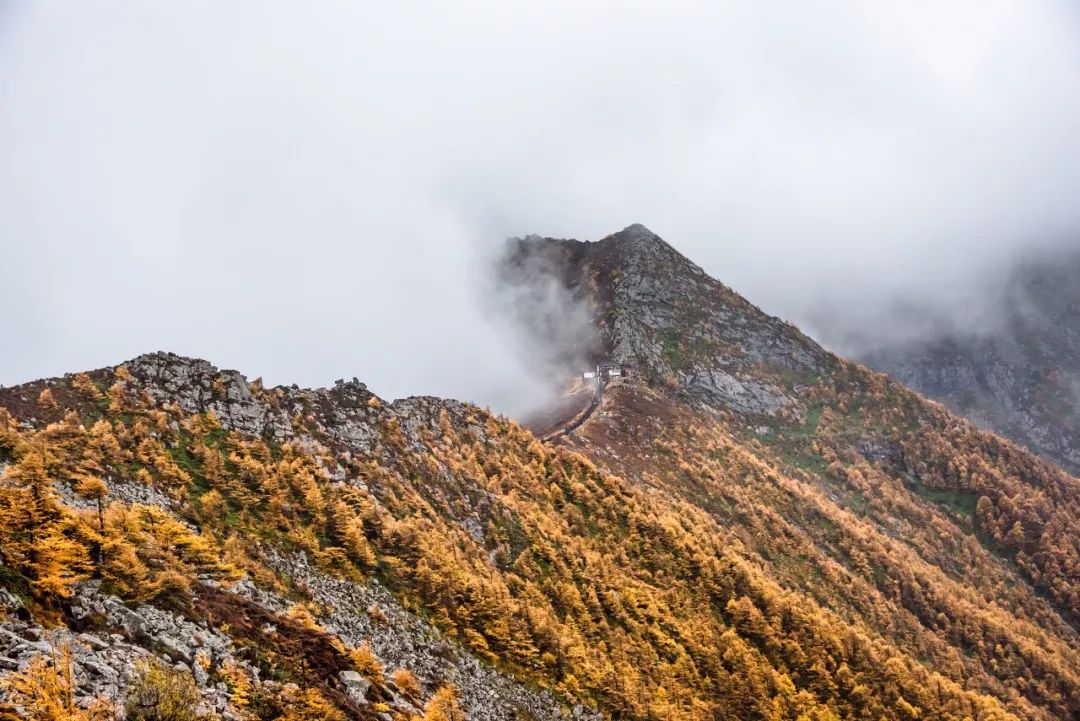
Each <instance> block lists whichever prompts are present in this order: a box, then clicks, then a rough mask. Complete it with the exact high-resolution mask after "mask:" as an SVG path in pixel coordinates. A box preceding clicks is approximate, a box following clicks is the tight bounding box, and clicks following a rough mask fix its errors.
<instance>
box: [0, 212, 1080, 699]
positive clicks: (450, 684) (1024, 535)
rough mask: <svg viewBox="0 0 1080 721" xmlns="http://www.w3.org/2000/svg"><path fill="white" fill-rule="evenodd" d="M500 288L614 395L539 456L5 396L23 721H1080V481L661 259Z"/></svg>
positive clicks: (512, 436)
mask: <svg viewBox="0 0 1080 721" xmlns="http://www.w3.org/2000/svg"><path fill="white" fill-rule="evenodd" d="M499 279H500V282H502V283H504V284H505V285H506V286H507V287H508V288H513V289H515V291H516V292H514V293H510V294H509V297H513V298H518V299H522V305H521V306H520V308H519V309H518V311H519V312H518V313H517V315H516V317H517V318H518V319H519V320H521V321H522V322H523V323H524V324H525V326H526V327H527V329H528V332H530V333H532V334H534V336H535V338H536V339H537V341H538V345H539V346H541V347H543V346H544V345H545V343H546V344H547V347H548V348H549V349H550V353H551V356H552V357H553V358H556V359H559V358H561V359H562V361H563V364H564V366H565V367H566V369H567V372H566V377H567V380H568V383H569V382H570V381H571V380H573V378H574V377H575V376H576V377H577V378H578V379H577V381H576V382H577V383H578V384H579V386H580V385H581V384H582V383H585V382H584V381H582V380H581V378H580V372H581V368H582V367H586V368H589V367H596V366H597V365H598V364H599V365H601V369H603V370H604V373H605V375H603V377H601V378H594V379H590V380H589V381H588V382H587V383H585V388H586V389H587V391H588V392H585V393H580V394H578V395H574V396H569V397H571V398H573V399H577V401H580V403H579V405H578V406H576V407H575V406H574V405H573V404H567V403H562V404H558V407H557V408H555V409H554V410H550V411H549V413H548V423H549V425H550V426H551V428H552V429H553V430H550V431H545V432H543V433H541V434H540V435H536V434H534V433H533V432H532V431H530V430H529V429H528V428H526V427H524V426H522V425H520V424H518V423H517V422H515V421H514V420H512V419H508V418H504V417H500V416H497V415H493V414H491V413H489V412H487V411H485V410H483V409H481V408H478V407H476V406H474V405H471V404H469V403H465V402H459V401H452V400H444V399H438V398H427V397H418V398H408V399H403V400H398V401H394V402H387V401H386V400H384V399H381V398H379V397H378V396H376V395H375V394H373V393H372V392H371V391H370V390H368V389H367V387H366V386H364V384H362V383H360V382H359V381H355V380H353V381H342V382H339V383H337V384H336V385H334V386H333V387H331V388H325V389H316V390H306V389H300V388H296V387H275V388H270V387H266V386H265V385H264V384H263V383H262V382H261V381H259V380H257V379H256V380H252V379H248V378H245V377H244V376H242V375H241V374H240V373H238V372H234V371H223V370H219V369H217V368H216V367H214V366H213V365H211V364H210V363H208V362H206V361H201V360H193V359H189V358H183V357H179V356H175V355H171V354H167V353H154V354H150V355H146V356H141V357H139V358H136V359H133V360H130V361H128V362H126V363H122V364H120V365H117V366H114V367H110V368H105V369H100V370H95V371H89V372H85V373H76V374H72V375H69V376H65V377H63V378H54V379H49V380H41V381H37V382H34V383H28V384H25V385H22V386H17V387H14V388H7V389H0V469H2V470H0V561H2V564H3V565H2V566H0V588H2V590H0V608H2V620H0V676H2V679H3V687H2V694H3V702H4V704H5V705H4V713H5V714H7V715H8V716H9V717H11V718H37V719H52V718H59V715H57V714H60V715H63V716H64V717H65V718H72V719H90V718H93V719H103V718H127V719H151V718H153V719H196V718H207V719H210V718H227V719H250V720H254V719H266V720H267V721H269V720H271V719H289V720H290V721H292V720H297V719H353V718H355V719H381V720H382V721H393V720H395V719H397V720H401V721H411V720H413V719H423V720H425V721H442V720H444V719H463V718H467V719H477V720H488V719H490V720H492V721H494V720H496V719H522V720H536V721H544V720H547V719H550V720H552V721H554V720H555V719H582V720H584V719H589V720H592V719H597V720H599V719H605V718H609V719H642V720H646V719H648V720H666V719H674V720H679V719H688V720H694V721H706V720H711V719H748V720H749V719H790V720H791V721H827V720H832V719H867V720H868V721H869V720H873V721H878V720H879V719H888V720H893V719H896V720H904V721H911V720H914V719H940V720H951V719H955V720H956V721H962V720H967V719H970V720H972V721H975V720H978V721H990V720H1006V719H1036V720H1039V721H1050V720H1051V719H1065V718H1074V717H1077V716H1078V715H1080V541H1078V539H1080V481H1078V480H1077V479H1076V478H1075V477H1073V476H1072V475H1070V474H1069V473H1067V472H1066V471H1064V470H1062V469H1061V468H1060V467H1058V466H1056V465H1054V464H1052V463H1050V462H1048V461H1047V460H1045V459H1043V458H1040V457H1038V456H1035V455H1033V454H1031V453H1030V452H1028V451H1027V450H1026V449H1024V448H1023V447H1021V446H1018V445H1016V444H1014V443H1013V442H1011V441H1009V440H1005V439H1003V438H1001V437H998V436H996V435H994V434H992V433H991V432H989V431H987V430H984V429H982V428H980V427H978V426H977V425H975V424H973V423H972V422H970V421H968V420H966V419H964V418H962V417H960V416H957V415H953V414H952V413H951V412H950V411H948V410H947V409H946V408H944V407H942V406H940V405H938V404H936V403H933V402H930V401H927V400H925V399H924V398H923V397H921V396H920V395H918V394H917V393H915V392H913V391H911V390H909V389H908V388H906V387H905V386H903V385H901V384H900V383H899V382H897V381H895V380H893V379H890V378H889V377H887V376H885V375H883V374H880V373H876V372H873V371H871V370H869V369H867V368H865V367H863V366H861V365H858V364H856V363H852V362H849V361H846V360H844V359H842V358H839V357H837V356H835V355H833V354H831V353H829V352H827V351H825V350H823V349H822V348H821V347H820V346H818V345H817V344H816V343H814V342H813V341H812V340H811V339H809V338H808V337H806V336H805V335H803V334H802V333H801V332H800V331H799V330H798V329H796V328H795V327H794V326H792V325H790V324H788V323H785V322H784V321H782V320H779V319H777V318H773V317H770V316H768V315H767V314H765V313H763V312H761V311H760V310H759V309H757V308H756V307H754V306H753V305H752V304H751V303H749V302H748V301H746V300H745V299H743V298H741V297H740V296H739V295H738V294H736V293H735V292H733V291H732V290H731V289H729V288H727V287H726V286H724V285H722V284H721V283H720V282H718V281H716V280H714V279H712V278H710V277H708V276H707V275H706V274H705V273H704V272H703V271H702V270H701V269H700V268H698V267H697V266H695V265H694V264H693V263H692V262H690V261H689V260H687V259H686V258H684V257H683V256H682V255H680V254H679V253H678V252H677V251H676V250H675V249H674V248H673V247H672V246H671V245H669V244H668V243H666V242H665V241H664V240H662V239H660V238H659V237H658V236H656V235H655V234H653V233H652V232H650V231H649V230H647V229H646V228H644V227H642V226H630V227H628V228H626V229H625V230H623V231H621V232H619V233H615V234H613V235H611V236H609V237H607V238H604V239H602V240H600V241H596V242H578V241H572V240H556V239H546V238H540V237H537V236H529V237H526V238H522V239H518V240H514V241H511V242H510V243H509V245H508V248H507V253H506V255H505V257H504V258H503V259H502V262H501V264H500V269H499ZM534 286H537V287H540V288H542V291H539V292H538V293H530V292H529V288H531V287H534ZM552 288H556V289H557V290H558V291H559V292H558V294H557V296H558V297H559V298H560V299H562V301H564V302H565V303H566V304H567V313H568V314H572V315H573V316H574V317H576V318H581V319H584V322H583V323H582V324H581V328H580V331H581V332H580V333H578V334H576V335H575V336H573V337H570V336H568V335H567V334H566V333H565V332H563V331H565V328H556V327H555V325H556V324H553V323H552V322H551V318H550V317H545V318H532V319H531V320H532V322H530V314H529V309H530V305H529V303H528V302H527V301H528V299H529V298H533V297H536V296H537V295H538V294H543V295H550V292H549V291H550V290H551V289H552ZM606 369H618V370H619V371H620V372H619V373H618V374H615V373H611V374H607V371H606ZM624 371H625V372H624ZM50 713H52V714H53V715H48V714H50Z"/></svg>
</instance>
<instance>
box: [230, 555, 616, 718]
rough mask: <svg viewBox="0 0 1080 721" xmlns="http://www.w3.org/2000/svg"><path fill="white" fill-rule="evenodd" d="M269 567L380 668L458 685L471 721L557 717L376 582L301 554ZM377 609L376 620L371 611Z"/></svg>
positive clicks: (281, 607)
mask: <svg viewBox="0 0 1080 721" xmlns="http://www.w3.org/2000/svg"><path fill="white" fill-rule="evenodd" d="M273 563H274V565H275V566H276V567H277V570H279V571H283V572H285V573H288V574H289V576H290V577H292V578H294V579H297V580H298V581H300V582H301V583H303V584H304V586H305V587H306V588H308V589H309V590H310V592H311V594H312V596H313V598H314V599H315V600H316V601H317V602H318V603H320V604H322V605H324V606H325V607H326V608H328V609H330V612H329V615H328V616H326V617H325V618H320V619H319V621H320V623H321V624H322V625H323V626H325V628H326V629H327V630H328V631H330V632H332V633H334V634H335V635H336V636H337V637H338V638H340V639H342V640H343V641H345V642H346V643H349V644H352V645H360V644H361V643H367V644H368V645H369V646H370V648H371V650H372V651H373V652H374V653H375V655H376V656H377V657H378V658H379V660H380V661H381V662H382V663H383V666H384V667H385V668H386V670H387V671H388V672H390V671H393V670H394V669H397V668H406V669H409V670H410V671H412V672H413V673H414V674H416V676H417V678H419V680H420V681H421V683H422V684H423V685H424V687H425V689H426V690H427V691H428V692H432V691H434V690H435V689H437V688H438V687H439V686H440V685H442V684H443V683H445V682H447V681H449V682H451V683H452V684H453V685H454V687H455V688H457V689H458V690H459V693H460V695H461V702H462V707H463V708H464V709H465V711H466V712H467V713H468V714H469V718H470V719H475V721H502V719H513V718H527V719H536V720H537V721H544V720H546V719H551V720H552V721H554V720H555V719H561V718H563V716H562V715H561V710H560V704H559V702H558V700H557V699H556V698H555V697H554V696H553V695H552V694H551V693H550V692H548V691H542V692H539V693H537V692H534V691H531V690H529V689H526V688H525V687H524V686H522V685H521V684H518V683H516V682H514V681H513V680H512V679H510V678H508V677H506V676H504V675H503V674H500V673H499V672H498V671H496V670H495V669H493V668H492V667H491V666H488V665H485V664H483V663H481V662H480V661H479V660H478V659H477V658H476V657H474V656H473V655H471V654H470V653H468V652H467V651H465V650H463V649H462V648H461V647H460V646H458V645H456V644H454V643H453V642H451V641H450V640H449V639H447V638H446V637H445V636H444V635H443V634H442V633H440V632H439V631H437V630H436V629H434V628H432V627H431V626H430V625H429V624H427V623H425V622H424V621H423V620H421V619H420V618H418V617H417V616H416V615H415V614H413V613H410V612H409V611H407V610H406V609H404V608H402V606H401V604H400V603H398V601H397V600H396V599H395V598H394V597H393V596H392V595H391V594H390V593H389V592H387V591H386V589H384V588H383V587H381V586H380V585H379V584H378V583H370V584H356V583H351V582H349V581H343V580H341V579H336V578H332V577H330V576H328V575H326V574H325V573H322V572H320V571H319V570H317V569H315V568H312V567H311V565H310V564H309V563H308V562H307V559H305V558H303V557H302V556H292V557H286V556H282V555H276V556H275V560H274V562H273ZM238 591H239V592H240V593H242V594H244V595H245V596H247V597H248V598H251V599H252V600H254V601H256V602H258V603H259V604H260V605H262V606H264V607H266V608H269V609H271V610H274V611H278V612H283V611H285V610H286V609H287V608H288V607H289V605H291V604H290V603H289V602H288V601H287V600H286V599H283V598H281V597H279V596H276V595H274V594H272V593H267V592H265V591H261V590H259V589H258V588H256V587H255V586H254V585H252V584H250V583H246V584H242V585H241V587H240V588H239V589H238ZM373 608H377V609H378V616H379V618H378V620H376V619H375V618H373V617H372V612H371V609H373ZM342 680H343V681H344V682H345V685H346V686H348V687H349V688H350V689H352V690H354V691H356V692H359V691H361V690H364V691H366V686H370V684H366V682H364V681H363V679H358V678H356V677H353V676H350V677H349V680H348V681H345V679H342ZM395 702H396V703H397V704H398V705H401V706H407V705H408V704H409V703H410V702H409V700H408V699H407V698H405V697H403V696H401V695H400V694H397V695H396V696H395ZM570 714H571V718H573V719H580V720H581V721H586V720H594V719H595V720H598V719H600V718H601V717H600V715H599V714H597V713H596V712H594V711H590V710H587V709H585V708H583V707H581V706H576V707H574V708H572V709H571V710H570Z"/></svg>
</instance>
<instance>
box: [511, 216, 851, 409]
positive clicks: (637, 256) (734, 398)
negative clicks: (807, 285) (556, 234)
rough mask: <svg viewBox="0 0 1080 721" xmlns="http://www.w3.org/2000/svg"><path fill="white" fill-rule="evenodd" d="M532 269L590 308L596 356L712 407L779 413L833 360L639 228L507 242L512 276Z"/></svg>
mask: <svg viewBox="0 0 1080 721" xmlns="http://www.w3.org/2000/svg"><path fill="white" fill-rule="evenodd" d="M538 256H539V257H542V258H543V261H537V260H536V258H537V257H538ZM536 268H547V269H550V272H551V273H552V274H553V275H554V276H556V277H557V278H558V279H559V280H560V282H562V283H563V284H564V285H565V287H566V288H567V289H568V290H569V291H570V292H571V294H572V296H573V297H574V298H576V299H577V300H578V302H581V303H586V304H588V305H589V306H590V307H591V309H592V313H593V316H594V320H595V327H596V333H597V336H598V338H597V340H598V342H597V343H594V344H592V347H593V348H594V349H595V350H594V351H593V353H594V359H595V360H602V359H610V360H613V361H615V362H618V363H624V364H628V365H630V366H632V367H634V368H635V369H637V371H638V372H639V373H640V374H642V375H644V376H645V377H646V378H647V379H649V380H653V381H661V382H664V383H667V384H670V385H673V386H675V387H677V388H680V389H682V390H683V391H684V392H685V394H686V395H687V397H690V398H696V399H697V400H700V401H703V402H705V403H708V404H715V405H719V406H721V407H725V408H729V409H731V410H734V411H736V412H738V413H741V414H747V415H755V414H766V415H771V414H775V413H776V412H777V411H779V410H781V409H782V408H784V407H785V406H786V405H788V404H789V403H790V402H791V401H792V397H793V396H792V393H791V392H790V389H789V386H790V385H791V384H792V383H800V382H808V381H809V380H811V379H812V378H814V377H815V376H816V375H818V374H820V373H822V372H824V371H825V370H827V369H828V368H830V367H832V364H833V359H832V357H831V356H830V355H829V354H828V353H826V352H825V351H823V350H822V349H821V348H820V347H819V346H817V345H816V344H815V343H813V342H812V341H811V340H809V339H808V338H806V337H805V336H804V335H802V333H800V332H799V331H798V330H797V329H796V328H794V327H793V326H791V325H790V324H788V323H785V322H784V321H782V320H780V319H778V318H774V317H771V316H768V315H766V314H765V313H763V312H762V311H761V310H759V309H758V308H756V307H755V306H753V305H751V304H750V303H748V302H747V301H746V300H745V299H743V298H742V297H741V296H739V295H738V294H737V293H735V292H734V291H732V290H731V289H730V288H727V287H726V286H724V285H723V284H722V283H720V282H718V281H716V280H714V279H712V278H710V277H709V276H708V275H706V274H705V272H704V271H703V270H701V268H699V267H698V266H696V265H694V264H693V263H691V262H690V261H689V260H687V259H686V258H685V257H684V256H682V255H681V254H680V253H679V252H678V251H676V250H675V249H674V248H672V247H671V246H670V245H668V244H667V243H666V242H665V241H664V240H662V239H661V238H660V237H659V236H657V235H656V234H654V233H653V232H651V231H650V230H648V229H647V228H645V227H644V226H642V225H631V226H629V227H628V228H626V229H624V230H622V231H621V232H618V233H615V234H614V235H611V236H608V237H607V238H604V239H603V240H600V241H597V242H579V241H575V240H553V239H550V238H540V237H538V236H528V237H526V238H523V239H519V240H515V241H512V243H511V248H510V251H509V253H508V255H507V258H506V261H505V264H504V274H505V276H506V277H507V278H508V279H509V282H511V283H525V282H536V280H535V269H536ZM526 269H528V271H529V272H526ZM536 330H537V332H541V333H542V332H543V330H544V329H543V328H537V329H536Z"/></svg>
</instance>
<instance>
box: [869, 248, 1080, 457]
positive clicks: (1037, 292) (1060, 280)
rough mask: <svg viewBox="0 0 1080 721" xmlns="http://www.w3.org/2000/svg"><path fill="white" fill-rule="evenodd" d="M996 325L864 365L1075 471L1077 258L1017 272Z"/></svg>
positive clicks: (911, 346) (898, 349)
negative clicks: (882, 372)
mask: <svg viewBox="0 0 1080 721" xmlns="http://www.w3.org/2000/svg"><path fill="white" fill-rule="evenodd" d="M997 315H998V317H997V318H996V319H995V321H996V322H994V323H991V324H989V325H988V326H987V327H976V328H972V329H963V328H960V329H956V328H953V329H949V330H947V331H943V332H940V333H932V334H930V335H928V336H921V337H918V338H916V339H914V340H907V341H904V342H899V343H893V344H886V345H884V346H883V347H879V348H875V349H874V350H873V351H872V352H870V353H868V354H867V355H866V357H865V358H864V359H863V360H864V362H865V363H866V364H867V365H869V366H871V367H873V368H876V369H879V370H882V371H885V372H887V373H889V374H890V375H892V376H894V377H895V378H897V379H899V380H901V381H902V382H904V383H906V384H908V385H909V386H910V387H912V388H914V389H915V390H917V391H919V392H920V393H923V394H925V395H927V396H929V397H931V398H934V399H936V400H939V401H941V402H942V403H944V404H945V405H946V406H948V407H949V408H950V409H951V410H953V411H955V412H957V413H960V414H962V415H965V416H967V417H969V418H971V419H972V420H973V421H975V422H976V423H978V424H979V425H980V426H983V427H985V428H988V429H991V430H993V431H995V432H997V433H1000V434H1001V435H1004V436H1006V437H1008V438H1011V439H1012V440H1014V441H1016V442H1017V443H1020V444H1022V445H1025V446H1027V447H1028V448H1030V449H1031V450H1033V451H1035V452H1036V453H1040V454H1042V455H1043V456H1045V457H1046V458H1049V459H1050V460H1052V461H1054V462H1055V463H1058V464H1060V465H1062V466H1064V467H1065V468H1067V469H1068V470H1070V471H1071V472H1073V473H1075V472H1077V471H1080V254H1077V253H1071V254H1065V255H1063V256H1061V257H1054V258H1052V259H1043V260H1040V261H1038V262H1034V263H1029V264H1027V265H1023V266H1021V267H1019V268H1018V269H1017V270H1016V271H1015V272H1014V273H1013V274H1012V275H1011V276H1009V277H1008V278H1007V280H1006V281H1005V284H1004V287H1003V288H1002V293H1001V302H1000V311H999V313H998V314H997Z"/></svg>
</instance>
